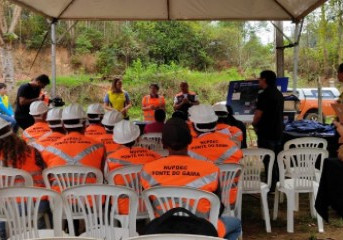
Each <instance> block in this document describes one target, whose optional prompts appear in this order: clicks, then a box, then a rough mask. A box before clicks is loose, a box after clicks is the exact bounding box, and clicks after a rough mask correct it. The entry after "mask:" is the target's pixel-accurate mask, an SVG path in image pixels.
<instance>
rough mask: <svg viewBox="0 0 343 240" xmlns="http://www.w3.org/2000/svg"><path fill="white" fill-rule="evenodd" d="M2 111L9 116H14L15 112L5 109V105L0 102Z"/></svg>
mask: <svg viewBox="0 0 343 240" xmlns="http://www.w3.org/2000/svg"><path fill="white" fill-rule="evenodd" d="M0 111H1V112H3V113H4V114H5V115H7V116H13V110H12V112H11V111H10V109H9V108H7V107H5V104H4V103H3V102H2V101H1V100H0Z"/></svg>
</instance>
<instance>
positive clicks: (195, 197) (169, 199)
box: [142, 187, 220, 229]
mask: <svg viewBox="0 0 343 240" xmlns="http://www.w3.org/2000/svg"><path fill="white" fill-rule="evenodd" d="M142 195H143V199H144V202H145V205H146V207H147V210H148V213H149V218H150V220H152V219H154V218H155V212H157V213H158V215H162V214H163V213H165V212H167V211H168V210H170V209H172V208H176V207H183V208H186V209H187V210H189V211H190V212H192V213H193V214H195V215H197V214H198V213H197V207H198V205H199V202H200V200H207V201H208V202H209V204H210V209H209V213H208V216H206V218H207V219H208V220H209V221H210V222H211V223H212V224H213V225H214V227H215V228H216V229H217V222H218V216H219V208H220V200H219V198H218V197H217V196H216V195H215V194H213V193H210V192H206V191H202V190H198V189H195V188H189V187H154V188H150V189H147V190H144V191H143V193H142ZM156 206H159V207H160V209H156ZM198 216H199V215H198ZM199 217H204V216H199Z"/></svg>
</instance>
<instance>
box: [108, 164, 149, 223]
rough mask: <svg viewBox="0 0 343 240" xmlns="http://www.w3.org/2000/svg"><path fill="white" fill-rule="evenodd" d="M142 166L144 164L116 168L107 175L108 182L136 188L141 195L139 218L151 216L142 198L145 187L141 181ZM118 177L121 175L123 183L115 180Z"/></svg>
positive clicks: (139, 195)
mask: <svg viewBox="0 0 343 240" xmlns="http://www.w3.org/2000/svg"><path fill="white" fill-rule="evenodd" d="M142 168H143V165H131V166H126V167H122V168H118V169H115V170H113V171H111V172H110V173H109V174H108V175H107V176H106V178H107V182H108V184H110V185H115V186H125V187H128V188H130V189H132V190H134V191H135V192H136V193H137V195H138V197H139V204H138V213H137V219H146V218H149V215H148V212H147V210H146V207H145V205H144V201H143V198H142V192H143V187H142V184H141V181H140V175H141V170H142ZM118 177H120V178H121V179H122V180H123V182H122V183H121V184H118V183H116V182H115V178H118Z"/></svg>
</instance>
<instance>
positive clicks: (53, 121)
mask: <svg viewBox="0 0 343 240" xmlns="http://www.w3.org/2000/svg"><path fill="white" fill-rule="evenodd" d="M62 111H63V109H62V108H53V109H50V110H49V111H48V114H47V117H46V121H47V122H48V125H49V127H50V129H51V132H49V133H47V134H44V135H43V136H41V137H40V138H39V139H38V140H37V141H36V142H33V143H31V146H33V147H35V148H36V149H37V150H39V151H40V152H41V151H43V150H44V149H45V148H46V147H47V146H49V145H51V144H53V143H54V142H56V141H57V140H59V139H60V138H61V137H64V136H65V130H64V128H63V124H62V119H61V118H62Z"/></svg>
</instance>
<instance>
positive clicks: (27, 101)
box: [19, 96, 44, 106]
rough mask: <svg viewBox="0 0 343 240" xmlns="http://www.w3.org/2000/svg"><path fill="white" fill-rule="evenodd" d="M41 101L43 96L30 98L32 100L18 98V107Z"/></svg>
mask: <svg viewBox="0 0 343 240" xmlns="http://www.w3.org/2000/svg"><path fill="white" fill-rule="evenodd" d="M43 99H44V96H40V97H37V98H32V99H29V98H26V97H19V105H21V106H25V105H30V104H31V103H33V102H35V101H40V100H43Z"/></svg>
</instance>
